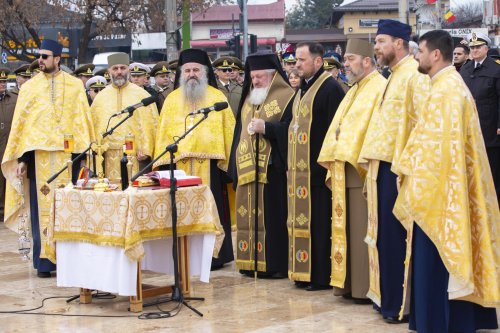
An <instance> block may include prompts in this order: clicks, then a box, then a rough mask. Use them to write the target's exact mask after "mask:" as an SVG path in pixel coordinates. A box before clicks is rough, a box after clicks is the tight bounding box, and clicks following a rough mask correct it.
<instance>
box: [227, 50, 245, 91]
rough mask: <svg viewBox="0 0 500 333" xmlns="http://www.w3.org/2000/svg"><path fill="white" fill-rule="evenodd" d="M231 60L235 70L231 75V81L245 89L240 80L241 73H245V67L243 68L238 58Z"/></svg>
mask: <svg viewBox="0 0 500 333" xmlns="http://www.w3.org/2000/svg"><path fill="white" fill-rule="evenodd" d="M230 59H231V65H230V66H231V68H232V69H233V71H232V73H231V74H230V75H229V77H230V79H231V81H232V82H234V83H235V84H237V85H240V86H242V87H243V82H242V83H240V82H239V80H238V78H239V76H240V73H241V72H243V73H244V72H245V71H244V67H243V63H242V62H241V60H240V59H238V58H236V57H230Z"/></svg>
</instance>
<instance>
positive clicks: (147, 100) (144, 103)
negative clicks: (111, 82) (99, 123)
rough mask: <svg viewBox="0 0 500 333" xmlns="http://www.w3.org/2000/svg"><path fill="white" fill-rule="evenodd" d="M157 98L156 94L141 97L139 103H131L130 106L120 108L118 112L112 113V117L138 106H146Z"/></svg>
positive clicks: (128, 111) (133, 109) (135, 108)
mask: <svg viewBox="0 0 500 333" xmlns="http://www.w3.org/2000/svg"><path fill="white" fill-rule="evenodd" d="M157 99H158V96H157V95H153V96H149V97H146V98H143V99H142V100H141V101H140V102H139V103H137V104H134V105H131V106H129V107H127V108H125V109H123V110H121V111H120V112H117V113H115V114H113V117H116V116H119V115H121V114H124V113H130V112H133V111H135V110H137V109H138V108H140V107H141V106H148V105H149V104H152V103H154V102H156V101H157Z"/></svg>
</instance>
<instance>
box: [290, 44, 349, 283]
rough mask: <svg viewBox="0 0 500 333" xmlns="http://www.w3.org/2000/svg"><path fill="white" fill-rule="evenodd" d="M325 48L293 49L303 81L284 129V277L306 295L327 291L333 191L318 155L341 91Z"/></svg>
mask: <svg viewBox="0 0 500 333" xmlns="http://www.w3.org/2000/svg"><path fill="white" fill-rule="evenodd" d="M323 53H324V51H323V47H322V46H321V44H318V43H314V42H304V43H299V44H298V45H297V48H296V51H295V57H296V60H297V63H296V68H297V69H298V71H299V75H300V77H301V78H302V81H301V85H300V90H299V91H298V92H297V94H296V96H295V98H294V101H293V108H292V113H293V118H292V122H291V124H290V127H289V129H288V221H287V223H288V229H289V231H288V234H289V237H290V238H289V241H288V242H289V247H290V250H289V251H290V252H289V263H288V276H289V278H290V279H292V280H294V281H295V283H296V285H297V286H298V287H305V288H306V290H309V291H313V290H321V289H327V288H331V287H330V286H329V284H330V275H331V254H330V249H331V239H330V236H331V222H332V221H331V218H332V192H331V191H330V189H329V188H328V187H327V186H326V184H325V179H326V169H325V168H323V167H322V166H320V165H319V164H318V162H317V161H318V156H319V152H320V150H321V146H322V144H323V139H324V138H325V135H326V132H327V131H328V128H329V126H330V123H331V121H332V120H333V116H334V115H335V112H336V111H337V107H338V106H339V104H340V102H341V101H342V98H344V91H343V90H342V88H341V87H340V85H339V83H338V82H337V81H335V80H334V79H333V78H332V77H331V75H330V74H328V73H326V72H325V70H324V69H323Z"/></svg>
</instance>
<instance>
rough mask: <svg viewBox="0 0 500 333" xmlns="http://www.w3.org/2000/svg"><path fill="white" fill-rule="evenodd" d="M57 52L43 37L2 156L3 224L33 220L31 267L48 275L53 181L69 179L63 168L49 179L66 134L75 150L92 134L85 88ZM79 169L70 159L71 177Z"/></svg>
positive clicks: (14, 225)
mask: <svg viewBox="0 0 500 333" xmlns="http://www.w3.org/2000/svg"><path fill="white" fill-rule="evenodd" d="M61 52H62V46H61V45H60V44H58V43H57V42H56V41H54V40H50V39H44V40H43V42H42V44H41V46H40V58H39V59H38V62H39V68H40V70H41V73H40V74H39V75H37V76H35V77H33V78H32V79H30V80H29V81H28V82H26V83H25V84H24V86H23V88H22V89H21V91H20V92H19V97H18V99H17V104H16V110H15V112H14V119H13V122H12V130H11V135H10V137H9V141H8V143H7V148H6V150H5V154H4V156H3V161H2V172H3V174H4V175H5V178H7V182H8V188H7V194H6V203H5V223H6V225H7V226H8V227H9V228H10V229H12V230H14V231H16V232H18V231H19V230H20V229H19V225H18V223H19V215H24V214H26V215H25V217H26V220H27V221H30V220H31V232H32V236H33V266H34V267H35V268H36V269H37V270H38V274H37V275H38V276H39V277H50V272H51V271H54V270H55V265H54V264H53V263H51V262H50V261H49V260H47V259H46V258H47V257H48V256H49V255H50V254H49V253H47V252H46V250H45V247H44V243H45V237H46V231H47V225H48V223H49V213H50V208H51V198H52V197H53V191H54V189H55V187H56V184H57V183H58V182H59V183H62V184H65V183H68V182H69V181H70V179H67V174H66V173H65V172H64V173H62V174H61V175H60V176H59V178H58V179H57V180H56V181H54V182H52V183H50V184H47V179H48V178H49V177H50V176H51V175H52V174H54V173H55V172H57V171H58V170H59V169H60V168H61V167H63V166H64V163H65V162H66V160H67V159H68V156H67V154H65V153H64V136H65V135H72V136H73V140H74V153H75V154H76V153H80V152H82V151H84V150H85V149H86V148H87V147H88V145H89V144H90V142H91V141H92V140H93V138H94V132H93V127H92V121H91V119H90V113H89V105H88V102H87V96H86V94H85V89H84V87H83V85H82V82H81V81H80V80H78V79H77V78H75V77H73V76H71V75H70V74H67V73H65V72H63V71H61V70H60V69H59V64H60V61H61ZM78 168H79V163H74V164H73V176H74V177H76V176H77V172H75V171H76V170H78ZM75 180H76V179H73V181H75ZM28 226H29V224H28ZM21 228H24V226H21ZM52 259H53V258H52Z"/></svg>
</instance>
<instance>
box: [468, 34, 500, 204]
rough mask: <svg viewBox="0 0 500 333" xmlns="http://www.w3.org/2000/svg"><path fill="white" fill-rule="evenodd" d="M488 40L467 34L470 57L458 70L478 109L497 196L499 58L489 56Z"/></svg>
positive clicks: (499, 166)
mask: <svg viewBox="0 0 500 333" xmlns="http://www.w3.org/2000/svg"><path fill="white" fill-rule="evenodd" d="M489 45H491V40H490V38H489V37H488V36H486V35H484V34H482V33H475V32H474V33H472V34H471V35H470V37H469V47H470V56H471V57H472V60H471V61H469V62H468V63H466V64H465V65H463V67H462V68H461V69H460V74H461V75H462V78H463V79H464V81H465V83H466V84H467V87H469V89H470V92H471V93H472V96H474V100H475V102H476V105H477V111H478V112H479V121H480V123H481V132H482V133H483V138H484V143H485V144H486V153H487V154H488V160H489V162H490V168H491V172H492V173H493V181H494V182H495V189H496V192H497V198H499V195H500V101H499V99H500V60H494V59H493V58H492V57H488V48H489Z"/></svg>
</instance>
